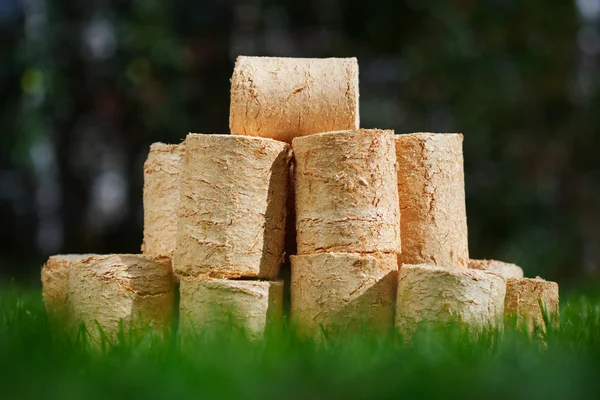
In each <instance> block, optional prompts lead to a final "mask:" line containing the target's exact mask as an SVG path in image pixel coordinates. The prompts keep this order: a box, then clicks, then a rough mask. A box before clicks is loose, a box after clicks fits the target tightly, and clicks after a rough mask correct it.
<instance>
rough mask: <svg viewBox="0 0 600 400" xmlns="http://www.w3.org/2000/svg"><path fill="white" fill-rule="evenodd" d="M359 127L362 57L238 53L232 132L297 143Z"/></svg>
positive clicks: (232, 104) (232, 101) (231, 106)
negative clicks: (260, 55) (320, 133)
mask: <svg viewBox="0 0 600 400" xmlns="http://www.w3.org/2000/svg"><path fill="white" fill-rule="evenodd" d="M358 127H359V112H358V62H357V61H356V58H325V59H318V58H277V57H244V56H240V57H238V59H237V61H236V63H235V68H234V70H233V76H232V77H231V103H230V110H229V128H230V130H231V133H232V134H240V135H249V136H262V137H268V138H272V139H277V140H281V141H284V142H288V143H291V141H292V139H293V138H295V137H298V136H304V135H310V134H313V133H319V132H328V131H335V130H342V129H356V128H358Z"/></svg>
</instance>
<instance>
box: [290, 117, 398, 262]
mask: <svg viewBox="0 0 600 400" xmlns="http://www.w3.org/2000/svg"><path fill="white" fill-rule="evenodd" d="M292 148H293V150H294V159H295V165H294V167H295V179H296V185H295V190H296V240H297V245H298V254H313V253H318V252H344V253H370V252H391V253H397V252H399V251H400V210H399V203H398V191H397V189H396V188H397V175H396V155H395V150H394V149H395V147H394V135H393V131H391V130H379V129H360V130H358V129H355V130H348V131H339V132H327V133H320V134H316V135H310V136H303V137H299V138H296V139H294V141H293V143H292Z"/></svg>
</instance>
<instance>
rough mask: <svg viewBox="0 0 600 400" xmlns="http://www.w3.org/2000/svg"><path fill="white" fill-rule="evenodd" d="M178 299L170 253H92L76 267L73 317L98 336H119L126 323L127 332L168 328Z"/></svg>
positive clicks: (72, 287)
mask: <svg viewBox="0 0 600 400" xmlns="http://www.w3.org/2000/svg"><path fill="white" fill-rule="evenodd" d="M173 300H174V296H173V273H172V270H171V259H170V258H169V257H165V256H157V257H155V256H149V255H141V254H112V255H103V256H93V257H88V258H86V259H83V260H81V261H79V262H76V263H74V264H73V265H72V266H71V272H70V275H69V312H70V318H71V320H72V322H73V324H74V325H75V326H77V325H79V324H82V323H83V324H85V326H86V329H87V332H88V333H89V335H90V336H91V337H92V338H93V339H95V340H99V339H100V337H101V335H102V332H103V333H104V334H105V335H106V336H107V337H108V339H110V340H115V338H116V337H117V334H118V332H119V330H120V329H121V328H120V326H121V324H122V326H123V329H124V331H125V333H127V332H128V331H129V330H130V329H146V328H147V327H151V328H154V329H156V330H159V331H162V330H164V329H166V328H168V327H169V325H170V322H171V314H172V309H173ZM99 328H101V330H100V329H99Z"/></svg>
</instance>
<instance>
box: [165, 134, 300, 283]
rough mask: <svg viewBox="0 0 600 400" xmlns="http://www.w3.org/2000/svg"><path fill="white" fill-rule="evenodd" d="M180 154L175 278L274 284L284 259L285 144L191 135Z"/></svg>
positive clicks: (286, 168)
mask: <svg viewBox="0 0 600 400" xmlns="http://www.w3.org/2000/svg"><path fill="white" fill-rule="evenodd" d="M185 147H186V155H185V162H184V167H183V173H182V184H181V201H180V209H179V213H178V227H177V248H176V251H175V256H174V261H173V265H174V268H175V272H176V273H177V274H178V275H181V276H200V275H206V276H209V277H213V278H238V277H259V278H266V279H273V278H275V277H276V276H277V273H278V272H279V267H280V264H281V261H282V256H283V246H284V237H285V223H286V202H287V193H288V170H289V160H290V148H289V145H288V144H286V143H283V142H278V141H276V140H272V139H265V138H259V137H249V136H233V135H201V134H189V135H188V136H187V138H186V139H185Z"/></svg>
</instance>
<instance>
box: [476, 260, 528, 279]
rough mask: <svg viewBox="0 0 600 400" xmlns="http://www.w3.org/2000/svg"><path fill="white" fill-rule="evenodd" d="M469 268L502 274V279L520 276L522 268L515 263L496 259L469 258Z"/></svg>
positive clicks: (521, 275)
mask: <svg viewBox="0 0 600 400" xmlns="http://www.w3.org/2000/svg"><path fill="white" fill-rule="evenodd" d="M469 268H470V269H478V270H482V271H489V272H495V273H496V274H499V275H502V276H503V277H504V279H508V278H522V277H523V270H522V269H521V267H519V266H518V265H515V264H510V263H505V262H502V261H497V260H472V259H471V260H469Z"/></svg>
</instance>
